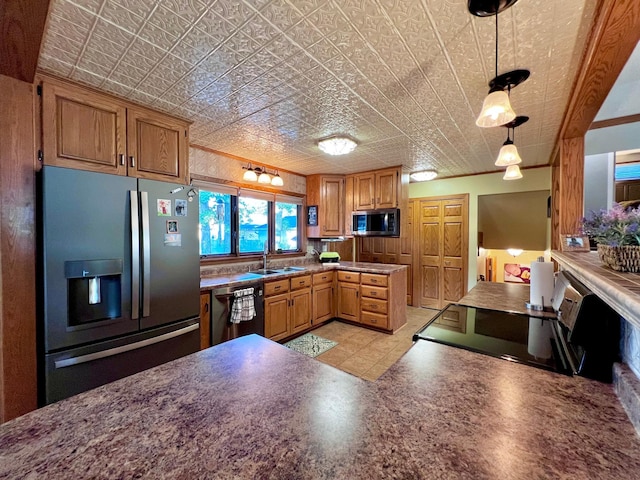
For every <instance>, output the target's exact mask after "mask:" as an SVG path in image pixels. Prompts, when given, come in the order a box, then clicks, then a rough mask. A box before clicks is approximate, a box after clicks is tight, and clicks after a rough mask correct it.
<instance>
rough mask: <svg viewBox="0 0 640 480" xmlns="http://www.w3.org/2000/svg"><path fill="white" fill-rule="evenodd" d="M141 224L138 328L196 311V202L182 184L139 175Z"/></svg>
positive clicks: (197, 275)
mask: <svg viewBox="0 0 640 480" xmlns="http://www.w3.org/2000/svg"><path fill="white" fill-rule="evenodd" d="M138 190H139V191H140V199H141V200H140V202H141V208H140V211H141V225H142V231H141V236H142V239H141V241H142V248H141V257H142V258H141V264H142V270H143V271H142V272H141V275H140V277H141V279H142V288H141V290H142V295H141V307H142V315H141V317H140V326H141V328H142V329H145V328H151V327H156V326H159V325H165V324H168V323H171V322H175V321H178V320H184V319H187V318H192V317H197V316H198V315H199V312H200V253H199V243H198V222H199V218H198V202H188V199H187V191H188V188H184V185H178V184H172V183H165V182H158V181H154V180H145V179H139V180H138Z"/></svg>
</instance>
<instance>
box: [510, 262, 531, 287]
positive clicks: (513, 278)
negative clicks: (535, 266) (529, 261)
mask: <svg viewBox="0 0 640 480" xmlns="http://www.w3.org/2000/svg"><path fill="white" fill-rule="evenodd" d="M504 281H505V282H508V283H527V284H529V283H531V267H529V265H520V264H518V263H505V264H504Z"/></svg>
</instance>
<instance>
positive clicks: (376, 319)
mask: <svg viewBox="0 0 640 480" xmlns="http://www.w3.org/2000/svg"><path fill="white" fill-rule="evenodd" d="M360 323H364V324H365V325H371V326H372V327H378V328H384V329H385V330H389V317H387V316H386V315H380V314H379V313H371V312H362V313H361V314H360Z"/></svg>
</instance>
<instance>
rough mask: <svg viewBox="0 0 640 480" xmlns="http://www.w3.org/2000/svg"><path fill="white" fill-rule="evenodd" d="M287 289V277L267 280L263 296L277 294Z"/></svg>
mask: <svg viewBox="0 0 640 480" xmlns="http://www.w3.org/2000/svg"><path fill="white" fill-rule="evenodd" d="M288 291H289V279H288V278H287V279H285V280H278V281H276V282H267V283H265V284H264V296H265V297H268V296H269V295H277V294H279V293H286V292H288Z"/></svg>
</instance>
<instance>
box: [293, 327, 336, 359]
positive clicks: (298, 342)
mask: <svg viewBox="0 0 640 480" xmlns="http://www.w3.org/2000/svg"><path fill="white" fill-rule="evenodd" d="M336 345H338V342H334V341H332V340H327V339H326V338H322V337H319V336H317V335H313V334H312V333H306V334H304V335H302V336H301V337H298V338H294V339H293V340H291V341H289V342H287V343H285V344H284V346H285V347H288V348H290V349H291V350H295V351H296V352H299V353H302V354H304V355H307V356H308V357H317V356H318V355H320V354H321V353H324V352H326V351H327V350H329V349H331V348H333V347H335V346H336Z"/></svg>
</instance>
